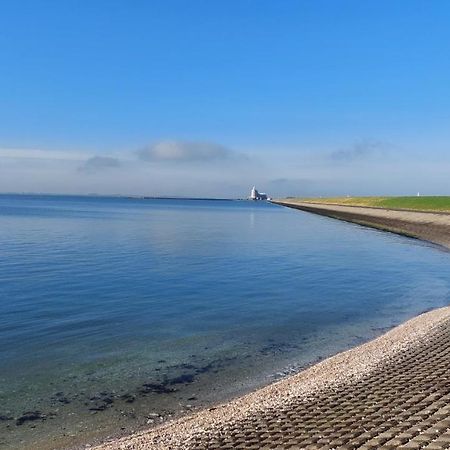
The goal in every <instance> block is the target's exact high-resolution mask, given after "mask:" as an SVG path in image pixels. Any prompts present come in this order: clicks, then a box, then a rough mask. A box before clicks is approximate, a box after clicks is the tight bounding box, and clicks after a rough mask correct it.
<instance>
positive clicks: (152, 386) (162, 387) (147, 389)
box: [140, 381, 177, 394]
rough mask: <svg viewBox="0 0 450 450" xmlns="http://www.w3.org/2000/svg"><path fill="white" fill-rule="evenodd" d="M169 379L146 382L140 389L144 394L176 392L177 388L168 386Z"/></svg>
mask: <svg viewBox="0 0 450 450" xmlns="http://www.w3.org/2000/svg"><path fill="white" fill-rule="evenodd" d="M168 384H169V383H168V381H164V382H162V383H144V384H143V385H142V387H141V389H140V392H141V393H142V394H150V393H152V392H153V393H155V394H172V393H173V392H176V391H177V389H174V388H170V387H167V385H168Z"/></svg>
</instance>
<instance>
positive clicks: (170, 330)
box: [0, 195, 450, 450]
mask: <svg viewBox="0 0 450 450" xmlns="http://www.w3.org/2000/svg"><path fill="white" fill-rule="evenodd" d="M449 256H450V255H449V253H448V252H445V251H442V250H440V249H439V248H437V247H434V246H431V245H428V244H424V243H421V242H420V241H416V240H413V239H407V238H404V237H400V236H396V235H394V234H389V233H382V232H378V231H375V230H371V229H367V228H363V227H360V226H357V225H352V224H348V223H344V222H339V221H336V220H333V219H328V218H324V217H320V216H315V215H312V214H308V213H304V212H300V211H296V210H290V209H286V208H283V207H280V206H275V205H272V204H270V203H266V202H249V201H207V200H158V199H155V200H153V199H152V200H150V199H128V198H100V197H68V196H27V195H1V196H0V448H2V449H15V450H16V449H34V450H38V449H48V448H63V447H64V446H67V447H70V446H74V445H75V444H79V443H84V442H89V441H93V440H95V439H103V438H105V437H106V436H112V435H115V434H118V433H119V434H120V433H128V432H131V431H133V430H137V429H140V428H142V427H144V426H149V425H152V424H155V423H160V422H163V421H165V420H167V419H169V418H171V417H175V416H177V415H180V414H186V413H188V412H189V411H191V410H195V409H197V408H201V407H204V406H205V405H211V404H214V403H215V402H220V401H224V400H226V399H229V398H231V397H233V396H236V395H239V394H241V393H244V392H248V391H249V390H251V389H255V388H256V387H259V386H263V385H266V384H268V383H270V382H271V381H273V380H276V379H279V378H281V377H284V376H286V375H287V374H289V373H293V372H295V371H298V370H300V369H301V368H302V367H306V366H307V365H309V364H311V363H313V362H315V361H318V360H320V359H322V358H325V357H327V356H329V355H332V354H335V353H336V352H339V351H341V350H344V349H347V348H349V347H352V346H355V345H357V344H360V343H362V342H364V341H367V340H369V339H371V338H373V337H375V336H378V335H380V334H381V333H383V332H384V331H386V330H387V329H389V328H391V327H393V326H395V325H397V324H399V323H401V322H403V321H405V320H406V319H409V318H411V317H413V316H415V315H417V314H419V313H421V312H423V311H426V310H429V309H431V308H435V307H440V306H444V305H448V304H449V302H450V264H448V263H449Z"/></svg>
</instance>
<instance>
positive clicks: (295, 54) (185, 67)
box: [0, 0, 450, 196]
mask: <svg viewBox="0 0 450 450" xmlns="http://www.w3.org/2000/svg"><path fill="white" fill-rule="evenodd" d="M449 22H450V3H449V2H447V1H444V0H442V1H438V0H435V1H417V0H408V1H402V0H396V1H383V0H377V1H370V0H368V1H356V0H355V1H346V0H342V1H333V0H327V1H324V0H310V1H302V0H292V1H288V0H280V1H263V0H258V1H256V0H253V1H246V0H239V1H237V0H227V1H206V0H205V1H196V0H191V1H187V0H186V1H170V0H166V1H128V2H126V1H115V0H109V1H100V0H90V1H84V2H82V1H70V0H65V1H56V0H53V1H39V0H34V1H8V0H4V1H2V3H1V5H0V67H1V71H0V191H34V192H43V191H46V192H68V193H76V192H80V193H84V192H99V193H127V194H129V193H135V194H140V193H142V194H150V195H151V194H153V195H177V194H179V193H184V194H186V195H208V196H209V195H221V194H223V195H224V196H240V195H246V193H247V188H248V187H249V186H250V185H253V184H254V183H257V185H258V186H259V187H260V189H261V190H267V191H269V193H273V195H288V194H292V195H336V194H339V195H341V194H342V195H346V194H349V195H361V194H363V195H369V194H391V193H392V194H414V193H416V192H417V191H421V192H423V193H424V194H427V193H428V194H448V193H450V181H448V179H450V177H448V173H449V170H450V151H449V147H448V143H449V138H450V131H449V130H450V126H449V125H450V124H449V122H450V58H449V54H450V27H449V26H448V23H449ZM250 187H251V186H250Z"/></svg>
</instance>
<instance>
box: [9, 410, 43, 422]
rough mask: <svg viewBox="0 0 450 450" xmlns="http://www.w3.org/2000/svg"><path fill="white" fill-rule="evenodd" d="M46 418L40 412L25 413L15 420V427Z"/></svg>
mask: <svg viewBox="0 0 450 450" xmlns="http://www.w3.org/2000/svg"><path fill="white" fill-rule="evenodd" d="M46 418H47V416H46V415H45V414H43V413H42V412H41V411H27V412H24V413H23V414H22V415H21V416H20V417H18V418H17V419H16V425H23V424H24V423H25V422H32V421H35V420H45V419H46Z"/></svg>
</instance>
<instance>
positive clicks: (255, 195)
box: [250, 186, 270, 200]
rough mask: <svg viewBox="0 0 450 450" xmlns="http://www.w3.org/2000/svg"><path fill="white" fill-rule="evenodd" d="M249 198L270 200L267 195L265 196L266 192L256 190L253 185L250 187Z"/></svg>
mask: <svg viewBox="0 0 450 450" xmlns="http://www.w3.org/2000/svg"><path fill="white" fill-rule="evenodd" d="M250 200H270V199H269V197H267V194H266V193H264V192H258V190H257V189H256V187H255V186H253V187H252V190H251V192H250Z"/></svg>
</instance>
